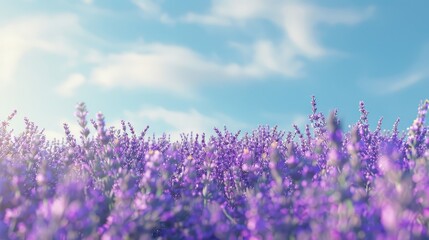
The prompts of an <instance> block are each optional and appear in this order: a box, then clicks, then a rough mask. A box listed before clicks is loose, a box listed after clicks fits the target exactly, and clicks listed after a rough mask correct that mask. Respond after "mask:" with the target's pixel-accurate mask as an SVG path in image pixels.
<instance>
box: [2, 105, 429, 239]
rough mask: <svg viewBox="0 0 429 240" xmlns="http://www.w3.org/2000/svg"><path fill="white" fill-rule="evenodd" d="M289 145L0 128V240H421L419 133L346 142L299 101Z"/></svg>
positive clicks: (252, 136)
mask: <svg viewBox="0 0 429 240" xmlns="http://www.w3.org/2000/svg"><path fill="white" fill-rule="evenodd" d="M311 105H312V114H311V115H309V124H308V125H306V127H305V129H303V130H301V129H299V127H298V126H294V131H293V132H287V133H286V132H283V131H279V130H278V129H277V127H274V128H270V127H268V126H260V127H259V128H258V129H256V130H254V131H253V132H251V133H244V135H242V136H240V134H241V132H237V133H232V132H230V131H228V129H226V128H225V129H224V130H223V131H221V130H219V129H215V132H216V134H215V135H214V136H210V137H207V136H206V135H204V134H202V135H198V134H195V135H193V134H192V133H191V134H188V135H185V134H184V135H182V138H181V140H180V141H176V142H173V141H170V139H169V137H168V136H167V135H165V134H163V135H162V136H161V137H159V138H156V137H155V136H153V137H149V138H148V137H146V133H147V130H148V129H147V128H146V129H145V130H144V131H143V132H142V133H141V134H140V135H137V133H136V132H135V130H134V128H133V126H132V125H131V124H130V123H125V122H124V121H122V128H121V129H115V128H113V127H110V128H109V127H106V125H105V120H104V116H103V114H101V113H98V114H97V117H96V119H95V120H92V119H91V120H90V122H91V123H92V125H93V128H94V131H93V132H94V135H91V134H90V131H91V130H90V128H89V127H88V120H87V114H88V111H87V109H86V106H85V104H83V103H80V104H78V105H77V110H76V118H77V121H78V124H79V126H80V127H81V131H80V136H79V138H76V137H75V136H73V135H72V134H71V132H70V130H69V127H68V125H67V124H64V130H65V137H64V139H63V140H51V141H48V140H47V139H46V137H45V136H44V134H43V130H39V129H38V127H37V126H36V125H35V124H34V123H33V122H31V121H29V120H28V119H25V126H26V128H25V130H24V131H23V132H22V133H19V134H15V133H14V132H13V131H12V130H9V129H8V125H9V122H10V121H11V120H12V119H13V118H14V116H15V114H16V112H13V113H12V114H11V115H10V116H9V117H8V118H7V120H5V121H3V122H2V124H1V126H0V239H153V238H155V239H428V238H429V235H428V234H429V233H428V229H429V133H428V131H427V126H426V125H425V118H426V114H427V111H428V107H429V101H427V100H426V101H425V102H424V103H422V104H421V105H420V107H419V110H418V115H417V118H416V120H415V121H414V122H413V124H412V125H411V127H410V128H409V131H408V133H400V132H399V131H398V123H399V119H398V120H397V121H396V122H395V124H394V126H393V129H392V130H387V131H386V130H382V129H381V125H382V119H380V120H379V122H378V125H377V127H376V129H375V130H374V131H371V130H370V128H369V124H368V112H367V111H366V109H365V105H364V103H363V102H361V103H360V104H359V110H360V112H361V117H360V119H359V120H358V122H357V123H356V124H354V125H353V126H351V127H350V130H349V131H344V130H343V129H342V128H341V122H340V120H339V119H338V116H337V112H336V111H334V112H332V113H331V114H330V115H329V117H328V118H327V119H326V118H325V116H324V115H323V114H322V113H320V112H318V111H317V105H316V100H315V98H314V97H313V98H312V101H311Z"/></svg>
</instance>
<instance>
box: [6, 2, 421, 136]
mask: <svg viewBox="0 0 429 240" xmlns="http://www.w3.org/2000/svg"><path fill="white" fill-rule="evenodd" d="M427 9H429V2H428V1H424V0H420V1H413V2H412V3H411V2H405V1H395V0H394V1H377V2H374V1H339V0H336V1H334V0H328V1H290V0H282V1H278V0H212V1H197V0H188V1H173V0H124V1H114V0H82V1H66V0H58V1H44V0H17V1H7V2H5V3H2V7H1V8H0V101H1V103H0V117H1V119H5V118H6V117H7V115H8V114H9V113H11V112H12V111H13V110H14V109H17V110H18V116H17V118H16V119H15V120H14V122H13V125H12V127H14V128H16V129H20V128H22V126H23V125H24V124H23V121H22V119H23V118H24V117H25V116H26V117H28V118H30V120H32V121H34V122H36V124H37V125H39V126H40V127H41V128H45V129H46V133H47V134H48V136H49V137H59V136H61V134H62V132H63V130H62V123H63V122H68V123H70V125H71V128H72V130H73V131H75V133H77V126H76V123H75V119H74V115H73V114H74V107H75V105H76V103H78V102H80V101H84V102H85V103H86V104H87V107H88V109H89V112H90V114H89V117H90V118H94V117H95V114H96V113H97V112H98V111H101V112H103V113H104V114H105V115H106V119H107V122H108V124H111V125H118V123H119V121H120V120H121V119H124V120H126V121H130V122H131V123H133V125H135V127H136V128H137V129H138V130H142V129H143V128H144V127H145V126H146V125H149V126H150V129H151V131H150V132H155V133H157V134H160V133H161V132H168V133H170V134H172V136H173V138H177V136H178V134H179V133H180V132H190V131H196V132H202V131H205V132H211V129H212V128H213V127H214V126H216V127H223V126H224V125H226V126H228V127H229V128H230V129H232V130H238V129H242V130H245V131H251V130H252V129H255V128H256V127H257V126H258V125H260V124H263V125H266V124H269V125H271V126H273V125H278V126H279V127H280V128H282V129H284V130H290V129H291V126H292V124H294V123H295V124H298V125H299V126H304V125H305V124H306V117H307V116H308V114H310V113H311V105H310V99H311V96H312V95H315V96H316V98H317V100H318V105H319V110H320V111H322V112H324V113H326V114H328V113H329V111H331V110H333V109H338V111H339V115H340V118H341V120H342V122H343V126H344V127H345V128H347V126H348V125H349V124H353V123H354V122H356V121H357V120H358V118H359V111H358V104H359V101H361V100H363V101H364V102H365V104H366V106H367V110H368V111H369V112H370V115H369V119H370V123H371V124H372V127H371V128H372V129H374V128H375V124H376V122H377V121H378V119H379V118H380V117H381V116H383V117H384V123H383V128H384V129H390V128H391V127H392V125H393V123H394V121H395V120H396V118H397V117H400V118H401V123H400V128H401V129H406V127H408V126H409V125H410V124H411V122H412V120H413V119H414V118H415V116H416V114H417V107H418V104H419V103H420V101H421V100H424V99H426V98H429V97H428V95H429V94H428V89H429V81H428V79H429V25H428V24H427V22H429V15H428V14H427Z"/></svg>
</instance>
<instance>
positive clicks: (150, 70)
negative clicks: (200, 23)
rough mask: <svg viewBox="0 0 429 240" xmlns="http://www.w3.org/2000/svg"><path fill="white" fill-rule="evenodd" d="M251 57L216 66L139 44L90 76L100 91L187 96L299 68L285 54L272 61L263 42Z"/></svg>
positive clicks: (169, 48)
mask: <svg viewBox="0 0 429 240" xmlns="http://www.w3.org/2000/svg"><path fill="white" fill-rule="evenodd" d="M254 48H255V49H256V53H255V57H254V58H253V60H252V61H251V62H250V63H248V64H244V65H240V64H237V63H226V64H225V63H220V62H218V61H215V60H212V59H209V58H206V57H204V56H201V55H200V54H198V53H196V52H195V51H193V50H192V49H189V48H185V47H180V46H176V45H164V44H143V45H142V47H141V50H139V51H130V52H123V53H119V54H110V55H108V56H107V57H105V61H103V62H102V63H100V64H99V65H98V66H97V67H96V68H95V69H94V70H93V71H92V74H91V77H90V78H91V79H92V81H93V82H95V83H96V84H99V85H101V86H104V87H110V88H113V87H117V86H122V87H126V88H133V87H147V88H155V89H166V90H169V91H171V92H175V93H178V94H182V95H189V94H191V93H192V90H193V88H194V87H195V86H197V85H201V84H207V83H220V82H224V83H225V82H228V81H236V80H243V79H256V78H260V77H263V76H266V75H268V74H273V73H279V74H284V75H293V74H294V72H295V69H298V68H299V67H300V66H299V65H298V64H295V66H294V65H293V64H292V63H291V64H290V65H289V66H290V68H286V67H284V66H285V64H287V63H288V57H287V54H285V55H283V56H281V57H278V59H276V61H272V56H271V55H273V54H274V47H273V46H272V45H271V44H270V43H267V42H259V43H257V44H255V46H254Z"/></svg>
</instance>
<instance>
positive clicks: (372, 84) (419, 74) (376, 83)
mask: <svg viewBox="0 0 429 240" xmlns="http://www.w3.org/2000/svg"><path fill="white" fill-rule="evenodd" d="M428 59H429V44H426V45H424V46H423V47H422V51H421V52H420V54H419V56H418V57H417V59H416V60H415V61H414V63H413V64H412V65H411V67H409V68H408V70H405V71H403V72H402V73H398V74H397V75H396V76H388V77H382V78H371V79H366V80H361V81H359V82H358V83H357V84H358V85H359V86H360V87H361V88H363V89H365V90H367V91H369V92H373V93H374V94H380V95H383V94H393V93H397V92H401V91H404V90H406V89H407V88H411V87H413V86H415V85H417V84H419V83H421V82H422V81H426V80H429V70H428V66H429V61H428Z"/></svg>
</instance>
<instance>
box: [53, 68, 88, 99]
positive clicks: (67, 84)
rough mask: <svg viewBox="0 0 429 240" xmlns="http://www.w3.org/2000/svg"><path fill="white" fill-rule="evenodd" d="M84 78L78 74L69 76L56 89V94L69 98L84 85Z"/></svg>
mask: <svg viewBox="0 0 429 240" xmlns="http://www.w3.org/2000/svg"><path fill="white" fill-rule="evenodd" d="M85 81H86V80H85V76H83V75H82V74H80V73H74V74H71V75H70V76H69V77H68V78H67V79H66V80H65V81H64V82H63V83H61V85H59V86H58V87H57V88H56V91H57V93H58V94H60V95H62V96H64V97H71V96H73V95H74V92H75V90H76V89H77V88H78V87H80V86H82V85H83V84H84V83H85Z"/></svg>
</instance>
